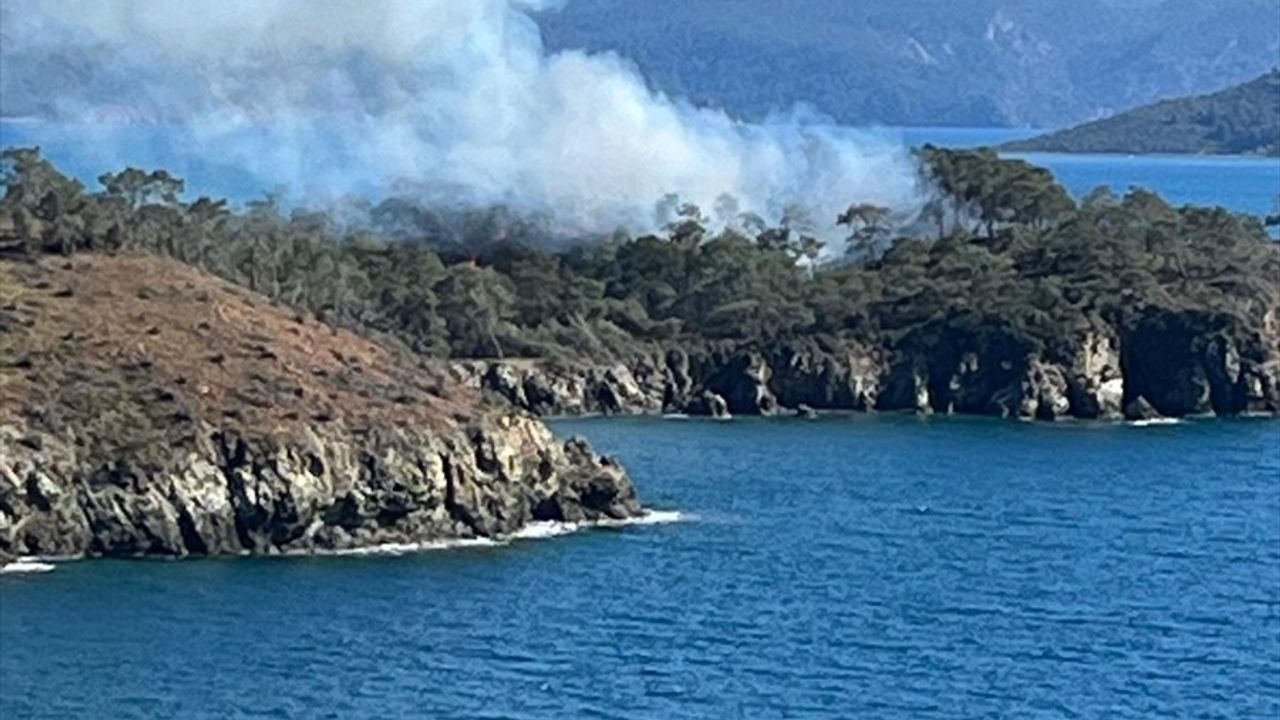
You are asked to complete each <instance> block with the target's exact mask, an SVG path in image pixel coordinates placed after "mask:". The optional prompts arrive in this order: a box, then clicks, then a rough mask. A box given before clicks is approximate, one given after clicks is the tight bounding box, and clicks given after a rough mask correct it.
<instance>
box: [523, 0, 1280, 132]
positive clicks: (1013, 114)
mask: <svg viewBox="0 0 1280 720" xmlns="http://www.w3.org/2000/svg"><path fill="white" fill-rule="evenodd" d="M964 5H965V6H964V7H957V4H956V3H948V2H940V1H938V0H926V1H925V2H917V3H911V4H909V5H903V6H896V5H895V6H889V5H885V4H883V3H869V2H841V1H837V0H800V1H798V2H793V3H786V4H780V3H767V2H763V0H717V1H714V2H698V3H683V2H677V1H676V0H652V1H651V2H645V3H622V2H618V0H570V1H569V2H568V3H567V4H566V5H565V7H564V8H563V9H561V10H559V11H557V12H552V13H545V14H543V15H542V16H541V19H540V22H541V24H542V27H543V34H544V37H545V39H546V41H547V42H548V44H549V45H550V46H551V47H552V48H553V49H554V48H569V47H586V48H589V49H593V50H614V51H617V52H618V53H619V54H621V55H623V56H625V57H627V58H630V59H632V60H633V61H634V62H635V63H636V64H637V65H638V66H639V67H640V68H641V70H642V71H643V72H644V73H645V75H646V76H647V77H648V78H649V80H650V82H651V83H653V84H654V85H655V86H656V87H658V88H660V89H663V90H665V91H667V92H670V93H672V94H676V95H687V96H689V97H691V98H693V99H694V100H695V101H697V102H701V103H707V104H711V105H717V106H724V107H727V108H728V109H730V110H731V111H733V112H735V113H736V114H741V115H745V116H749V117H761V116H765V115H768V114H769V113H770V112H773V111H785V110H787V109H788V108H790V107H791V106H792V105H794V104H796V103H809V104H812V105H814V106H816V107H817V108H818V109H819V110H821V111H823V112H825V113H829V114H831V115H832V116H833V117H835V118H836V119H837V120H839V121H842V122H846V123H855V124H863V123H877V122H879V123H888V124H904V125H906V124H911V125H925V124H948V125H1029V126H1062V125H1066V124H1070V123H1073V122H1081V121H1084V120H1089V119H1093V118H1097V117H1101V116H1105V115H1108V114H1111V113H1114V112H1116V111H1120V110H1124V109H1127V108H1131V107H1136V106H1139V105H1142V104H1145V103H1148V102H1152V101H1154V100H1157V99H1160V98H1162V97H1168V96H1174V95H1187V94H1194V93H1200V92H1207V91H1210V90H1213V89H1217V88H1219V87H1221V86H1222V85H1224V84H1226V83H1231V82H1240V81H1244V80H1246V79H1249V78H1251V77H1255V76H1257V75H1258V74H1260V73H1262V72H1265V71H1266V70H1268V69H1270V67H1271V66H1272V65H1274V64H1275V58H1276V57H1277V53H1280V25H1277V23H1276V22H1275V18H1276V17H1277V14H1278V13H1280V2H1277V1H1276V0H1227V1H1226V2H1208V1H1207V0H1166V1H1165V2H1157V3H1117V2H1105V1H1103V0H1082V2H1078V3H1070V4H1067V3H1062V2H1056V1H1053V0H1033V1H1032V2H1017V3H1015V2H1011V1H1010V0H974V1H973V2H969V3H965V4H964Z"/></svg>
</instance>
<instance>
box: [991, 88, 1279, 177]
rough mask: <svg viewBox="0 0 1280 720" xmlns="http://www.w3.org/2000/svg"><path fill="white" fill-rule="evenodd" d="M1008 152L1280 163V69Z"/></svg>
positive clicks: (1026, 142)
mask: <svg viewBox="0 0 1280 720" xmlns="http://www.w3.org/2000/svg"><path fill="white" fill-rule="evenodd" d="M1005 147H1006V149H1009V150H1016V151H1031V152H1083V153H1208V154H1253V155H1270V156H1274V157H1280V69H1276V70H1272V71H1271V72H1269V73H1267V74H1266V75H1263V76H1262V77H1259V78H1257V79H1256V80H1253V81H1252V82H1247V83H1244V84H1243V85H1237V86H1235V87H1231V88H1227V89H1226V90H1223V91H1221V92H1216V93H1213V94H1211V95H1200V96H1196V97H1188V98H1179V99H1176V100H1165V101H1163V102H1159V103H1156V104H1154V105H1148V106H1146V107H1141V108H1138V109H1136V110H1130V111H1129V112H1126V113H1121V114H1120V115H1116V116H1114V117H1110V118H1106V119H1105V120H1097V121H1095V122H1091V123H1086V124H1084V125H1081V126H1079V127H1075V128H1071V129H1068V130H1062V131H1059V132H1055V133H1051V134H1049V135H1044V136H1041V137H1037V138H1031V139H1028V140H1019V141H1016V142H1012V143H1009V144H1008V145H1006V146H1005Z"/></svg>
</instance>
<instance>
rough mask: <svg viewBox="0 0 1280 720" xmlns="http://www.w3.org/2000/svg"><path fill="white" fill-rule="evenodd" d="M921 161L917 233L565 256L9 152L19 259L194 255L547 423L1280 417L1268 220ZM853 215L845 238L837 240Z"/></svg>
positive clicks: (520, 222)
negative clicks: (919, 413) (696, 418)
mask: <svg viewBox="0 0 1280 720" xmlns="http://www.w3.org/2000/svg"><path fill="white" fill-rule="evenodd" d="M918 154H919V162H920V167H921V172H922V174H923V177H924V178H925V179H926V180H927V182H928V183H929V184H930V186H931V187H933V188H934V194H933V199H932V200H931V201H930V202H928V203H927V204H926V205H925V206H924V208H923V210H922V211H920V212H919V213H917V214H914V215H913V216H910V217H903V216H901V215H899V214H896V213H894V212H893V211H891V210H890V209H888V208H882V207H877V206H875V205H870V204H866V203H860V202H859V201H858V199H857V198H851V204H850V206H849V209H848V211H847V212H845V213H843V214H842V215H841V217H839V218H838V219H837V218H814V217H811V216H809V215H808V214H807V213H806V212H805V210H804V209H803V208H802V207H795V208H792V209H790V210H789V211H788V212H787V213H786V214H785V215H784V216H783V217H781V218H779V219H777V220H776V221H772V222H767V221H766V220H765V219H763V218H760V217H757V216H752V215H742V216H739V217H737V218H735V219H734V220H732V221H731V222H729V223H728V224H727V225H725V226H723V227H716V226H714V225H713V224H712V223H711V222H710V221H709V220H708V219H707V215H706V211H705V210H704V209H702V208H697V207H694V206H692V205H688V204H682V203H680V201H679V199H678V198H673V197H671V198H666V199H665V200H664V203H665V205H666V206H667V209H668V210H670V211H671V212H670V213H669V216H670V217H671V218H672V219H671V221H670V222H668V223H667V224H666V226H665V227H664V228H663V229H662V231H661V232H657V233H653V234H646V235H642V236H638V237H636V236H632V235H630V234H627V233H625V232H621V231H619V232H617V233H615V234H612V235H609V236H605V237H565V236H564V233H563V231H561V230H559V229H558V228H557V226H556V225H555V223H554V221H553V219H552V218H549V217H545V216H540V215H537V214H521V213H517V212H513V211H511V210H510V209H508V208H504V207H489V208H482V209H457V208H439V207H429V206H424V205H422V204H420V203H417V202H415V201H414V200H412V199H408V198H391V199H387V200H384V201H382V202H380V203H378V204H376V205H371V206H366V207H364V208H363V209H362V212H361V216H362V221H361V222H358V223H355V224H352V223H350V222H345V223H340V222H339V221H338V220H337V219H336V218H335V216H334V215H332V214H329V213H325V212H319V211H310V210H303V209H295V210H292V211H286V210H285V209H284V208H282V207H281V205H280V204H279V203H278V202H277V201H276V200H274V199H273V198H270V197H267V198H264V199H262V200H260V201H256V202H251V203H248V204H247V206H246V207H244V208H243V209H236V208H232V207H231V206H229V205H228V204H227V203H226V202H225V201H220V200H214V199H210V198H206V197H200V198H198V199H196V200H194V201H189V200H186V199H184V197H183V196H184V191H185V187H184V184H183V182H182V181H181V180H180V179H178V178H175V177H173V176H171V175H169V174H168V173H167V172H165V171H163V170H157V171H143V170H138V169H126V170H123V171H120V172H116V173H109V174H105V175H103V176H102V177H101V178H100V184H101V186H102V187H101V188H100V189H97V190H90V189H88V188H86V187H84V186H83V185H82V184H81V183H80V182H77V181H76V180H73V179H71V178H68V177H66V176H65V175H63V174H61V173H60V172H59V171H58V170H57V169H56V168H55V167H54V166H53V165H52V164H50V163H49V162H48V161H47V160H46V159H45V158H43V157H42V156H41V155H40V153H39V152H38V151H37V150H34V149H10V150H6V151H5V153H4V159H5V163H6V169H5V175H4V178H3V182H4V184H5V186H6V188H7V191H6V194H5V196H4V200H3V202H2V203H0V245H3V252H4V253H5V254H6V255H7V256H8V257H10V258H21V257H24V256H30V255H37V254H42V253H66V254H71V253H76V252H84V251H91V252H108V253H152V254H159V255H164V256H168V257H172V258H176V259H177V260H180V261H182V262H185V263H190V264H192V265H195V266H197V267H200V268H203V269H205V270H207V271H209V272H212V273H214V274H216V275H218V276H221V277H223V278H225V279H227V280H230V281H232V282H234V283H237V284H240V285H243V286H245V287H247V288H249V289H252V290H254V291H256V292H259V293H262V294H264V295H266V296H268V297H270V298H272V299H274V300H275V301H278V302H279V303H281V304H283V305H287V306H290V307H293V308H296V309H298V310H302V311H305V312H307V313H311V314H314V315H315V316H316V317H318V318H320V319H322V320H323V321H325V322H328V323H331V324H334V325H339V326H344V327H349V328H354V329H358V330H360V331H363V332H365V333H368V334H372V335H376V336H380V337H383V338H387V339H391V340H393V341H394V342H396V343H398V344H402V345H404V346H405V347H407V348H410V349H412V350H413V351H415V352H417V353H420V354H422V355H425V356H429V357H434V358H441V359H445V358H448V359H453V360H468V359H483V360H484V361H485V362H484V363H473V364H472V365H469V366H468V367H471V368H472V372H474V373H475V374H476V377H475V378H473V380H474V381H475V382H477V383H480V384H482V385H484V386H486V387H489V388H490V389H495V390H497V391H499V392H501V393H502V394H503V395H505V396H506V397H508V399H511V400H512V401H513V402H516V403H517V404H520V405H523V406H526V407H529V408H530V409H533V410H536V411H540V412H562V411H564V412H576V411H614V412H627V411H638V410H646V411H660V410H665V411H669V412H707V413H719V412H725V411H728V412H737V413H742V412H746V413H754V412H762V413H768V412H776V411H779V410H783V409H792V410H795V409H802V410H807V409H809V408H817V409H822V408H829V409H876V408H879V409H898V408H903V409H918V410H924V411H931V410H932V411H954V412H977V413H995V414H1001V415H1009V416H1030V417H1046V418H1051V417H1058V416H1063V415H1076V416H1083V417H1100V416H1114V415H1118V414H1120V413H1121V412H1122V411H1128V412H1129V413H1130V414H1132V415H1141V414H1147V413H1151V414H1154V413H1157V412H1159V413H1164V414H1170V415H1183V414H1193V413H1200V412H1218V413H1225V414H1233V413H1237V412H1248V411H1275V410H1276V409H1278V408H1280V383H1278V382H1277V378H1278V377H1280V371H1278V368H1280V363H1278V362H1277V358H1278V357H1280V348H1278V347H1277V337H1280V333H1278V328H1280V288H1277V286H1276V282H1275V278H1276V277H1280V247H1278V246H1277V245H1276V243H1274V242H1273V241H1272V239H1271V238H1270V237H1269V236H1268V235H1267V233H1266V231H1265V229H1264V227H1263V224H1262V221H1261V220H1260V219H1258V218H1256V217H1252V216H1246V215H1239V214H1235V213H1232V212H1229V211H1227V210H1225V209H1222V208H1206V207H1172V206H1170V205H1169V204H1168V203H1167V202H1165V201H1164V200H1163V199H1161V198H1160V197H1159V196H1158V195H1156V194H1154V193H1152V192H1149V191H1146V190H1142V189H1132V190H1129V191H1127V192H1123V193H1119V194H1118V193H1115V192H1112V191H1111V190H1109V189H1106V188H1099V189H1098V190H1096V191H1094V192H1092V193H1090V194H1089V195H1088V196H1087V197H1084V198H1082V199H1080V200H1078V201H1077V200H1074V199H1073V198H1072V197H1070V196H1069V195H1068V193H1067V192H1066V191H1065V190H1064V189H1063V188H1062V187H1061V186H1060V185H1059V184H1058V183H1057V182H1056V181H1055V180H1054V178H1053V177H1052V175H1051V174H1050V173H1049V172H1048V171H1046V170H1044V169H1042V168H1038V167H1035V166H1032V165H1029V164H1027V163H1026V162H1023V161H1020V160H1010V159H1002V158H1000V157H999V156H998V155H997V154H996V152H995V151H993V150H990V149H981V150H964V151H957V150H944V149H939V148H934V147H928V146H926V147H925V148H923V149H921V150H920V151H919V152H918ZM344 216H350V213H344ZM836 220H838V223H839V227H840V228H841V229H842V231H843V236H842V240H841V241H835V240H833V239H831V237H830V235H829V234H828V233H824V232H822V231H821V230H822V228H824V227H830V226H831V224H832V222H833V221H836ZM822 238H826V240H825V241H824V240H823V239H822ZM122 321H125V322H127V319H122ZM529 360H535V361H539V362H536V363H529V362H525V361H529ZM494 361H504V362H494ZM517 361H518V362H517ZM531 367H543V368H556V370H555V371H554V374H553V375H552V376H551V377H547V376H546V374H545V373H547V372H551V371H549V370H543V371H534V370H530V369H529V368H531ZM538 372H543V373H544V374H542V375H539V374H538Z"/></svg>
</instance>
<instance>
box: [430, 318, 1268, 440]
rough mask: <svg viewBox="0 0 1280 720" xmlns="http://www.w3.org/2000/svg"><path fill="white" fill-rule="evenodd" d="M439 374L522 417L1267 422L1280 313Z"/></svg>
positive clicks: (950, 333)
mask: <svg viewBox="0 0 1280 720" xmlns="http://www.w3.org/2000/svg"><path fill="white" fill-rule="evenodd" d="M452 374H453V375H454V377H455V378H456V379H457V380H458V381H459V382H460V383H462V384H463V385H466V386H468V387H471V388H474V389H478V390H484V391H487V392H489V393H491V394H493V395H495V396H498V397H500V398H501V399H503V400H504V401H505V402H507V403H509V404H511V405H513V406H515V407H518V408H521V409H523V410H527V411H529V412H532V413H534V414H537V415H540V416H544V417H549V416H575V415H587V414H604V415H614V414H669V413H680V414H688V415H698V416H712V417H729V416H732V415H749V416H751V415H765V416H768V415H778V414H788V413H790V414H801V415H807V414H811V413H814V412H818V411H852V412H869V411H914V412H919V413H935V412H937V413H948V414H950V413H955V414H969V415H987V416H996V417H1005V418H1018V419H1037V420H1055V419H1060V418H1068V417H1071V418H1083V419H1119V418H1128V419H1135V420H1136V419H1152V418H1158V417H1175V418H1176V417H1188V416H1201V415H1216V416H1224V417H1229V416H1235V415H1248V414H1268V415H1273V414H1276V413H1278V412H1280V312H1277V311H1275V310H1272V311H1271V312H1269V313H1267V315H1266V322H1265V323H1264V326H1263V327H1262V328H1261V329H1260V330H1257V331H1255V330H1250V329H1248V328H1244V327H1242V326H1241V325H1240V324H1239V323H1238V321H1236V320H1234V319H1232V318H1230V317H1227V316H1222V315H1215V314H1213V313H1208V312H1196V311H1188V312H1167V311H1160V312H1151V313H1149V314H1148V315H1146V316H1145V317H1144V318H1143V319H1142V320H1141V321H1139V322H1137V323H1135V324H1134V325H1133V326H1132V328H1131V329H1129V330H1127V331H1118V330H1116V329H1114V328H1113V327H1111V326H1110V325H1108V324H1106V323H1104V322H1101V321H1098V322H1095V323H1093V324H1091V325H1090V326H1088V327H1085V328H1081V329H1079V330H1078V331H1077V332H1076V333H1075V334H1074V335H1073V336H1071V337H1067V338H1063V342H1062V343H1061V347H1060V348H1055V349H1054V350H1053V351H1045V350H1043V349H1036V348H1033V347H1031V346H1030V345H1029V344H1027V343H1026V342H1024V341H1022V340H1021V339H1019V337H1017V336H1016V335H1015V334H1013V333H1007V332H1004V331H1003V330H1002V329H1001V326H1000V324H999V323H998V322H992V324H990V325H988V326H977V327H973V326H968V327H957V326H953V325H948V324H945V323H939V324H937V325H934V326H932V327H929V328H926V329H925V330H923V331H920V332H917V333H915V334H914V335H912V336H909V337H906V338H902V339H900V340H898V341H897V342H895V343H892V344H884V345H873V344H854V343H845V344H824V343H822V342H819V341H816V340H802V341H788V342H781V343H778V344H777V345H775V346H772V347H765V348H761V347H758V346H741V345H734V344H731V343H724V344H719V345H698V346H694V347H682V346H679V345H676V346H672V347H667V348H652V349H649V350H646V351H644V352H639V353H635V354H632V355H631V356H630V357H627V358H625V359H621V360H618V361H614V362H607V363H592V362H556V361H546V362H531V361H524V360H517V361H509V360H491V361H458V362H454V363H453V364H452Z"/></svg>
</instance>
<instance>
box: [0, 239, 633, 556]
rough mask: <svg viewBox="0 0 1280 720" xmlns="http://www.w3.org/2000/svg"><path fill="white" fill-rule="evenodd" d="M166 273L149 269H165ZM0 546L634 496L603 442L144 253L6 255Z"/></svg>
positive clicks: (399, 523)
mask: <svg viewBox="0 0 1280 720" xmlns="http://www.w3.org/2000/svg"><path fill="white" fill-rule="evenodd" d="M158 278H163V279H158ZM0 281H3V282H0V289H3V290H4V293H5V297H3V298H0V340H3V344H0V381H2V382H0V564H3V563H4V562H7V561H8V560H11V559H13V558H14V557H22V556H87V557H140V556H142V557H145V556H169V557H176V556H188V555H241V554H268V555H269V554H280V553H295V552H313V551H341V550H349V549H356V548H367V547H375V546H379V545H384V544H388V543H395V544H413V543H427V542H436V541H447V540H457V539H468V538H487V537H501V536H506V535H510V534H512V533H515V532H517V531H519V530H520V529H521V528H524V527H526V526H527V525H529V524H530V523H534V522H539V521H556V522H567V523H577V522H592V521H609V520H624V519H628V518H635V517H639V516H640V515H641V514H642V509H641V506H640V503H639V501H638V499H637V497H636V492H635V488H634V486H633V485H632V483H631V480H630V479H629V478H628V477H627V474H626V472H625V471H624V470H623V469H622V468H621V467H620V466H619V465H618V464H617V463H616V462H615V461H613V460H612V459H609V458H605V457H600V456H598V455H596V454H595V453H593V452H592V451H591V449H590V448H589V447H588V446H587V444H586V443H585V442H583V441H581V440H570V441H567V442H563V441H560V440H558V439H557V438H555V437H554V436H553V435H552V433H551V431H550V430H549V429H548V428H547V427H546V426H545V425H544V424H543V423H542V422H541V421H539V420H537V419H536V418H533V417H530V416H528V415H527V414H524V413H520V412H517V411H513V410H511V409H510V408H501V407H494V406H492V405H490V404H489V403H487V402H485V401H484V400H483V398H482V397H481V396H480V395H478V394H476V393H473V392H470V391H469V390H468V389H466V388H464V387H460V386H457V385H455V384H452V383H450V382H449V381H448V379H447V378H446V377H444V376H443V375H441V374H440V373H439V372H438V371H436V370H435V369H433V368H432V367H431V366H430V365H426V364H421V363H419V362H418V361H417V360H415V359H414V358H412V357H410V356H407V355H405V354H402V353H398V352H396V351H395V350H393V349H391V348H389V347H386V346H382V345H378V344H376V343H373V342H371V341H369V340H367V339H364V338H359V337H357V336H355V335H352V334H351V333H347V332H345V331H341V330H337V329H335V328H332V327H329V326H326V325H324V324H322V323H318V322H316V321H314V320H308V319H306V318H303V317H301V316H296V315H294V314H292V313H290V312H288V311H286V310H284V309H283V308H278V307H273V306H271V305H270V303H268V302H267V301H266V300H265V299H263V298H261V297H259V296H256V295H253V294H252V293H249V292H247V291H244V290H241V289H239V288H236V287H234V286H231V285H228V284H226V283H223V282H221V281H217V280H214V279H212V278H210V277H208V276H206V275H203V274H201V273H199V272H198V271H195V270H194V269H192V268H190V267H188V266H183V265H180V264H178V263H174V262H166V261H160V260H157V259H155V258H108V257H100V256H93V257H82V258H77V259H76V260H74V261H71V262H65V263H64V262H62V261H58V260H55V259H48V260H44V261H41V262H40V263H37V264H18V263H0Z"/></svg>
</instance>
